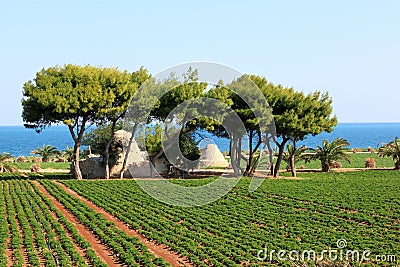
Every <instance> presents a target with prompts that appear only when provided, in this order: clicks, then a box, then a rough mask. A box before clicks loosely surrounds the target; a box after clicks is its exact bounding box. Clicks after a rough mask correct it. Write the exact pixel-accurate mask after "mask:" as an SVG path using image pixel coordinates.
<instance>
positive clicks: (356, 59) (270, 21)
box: [0, 0, 400, 125]
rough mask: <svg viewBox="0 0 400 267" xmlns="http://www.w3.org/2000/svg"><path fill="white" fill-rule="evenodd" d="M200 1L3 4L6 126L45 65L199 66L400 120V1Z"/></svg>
mask: <svg viewBox="0 0 400 267" xmlns="http://www.w3.org/2000/svg"><path fill="white" fill-rule="evenodd" d="M191 2H192V3H190V2H189V1H159V2H155V1H137V2H135V1H104V0H103V1H98V0H97V1H93V0H85V1H82V0H81V1H75V0H74V1H62V2H61V1H52V0H48V1H40V0H39V1H7V2H6V1H3V2H2V5H1V10H0V31H1V39H0V40H1V41H0V68H1V69H0V71H1V75H0V97H1V98H0V99H1V102H0V114H1V115H0V125H21V124H22V120H21V104H20V101H21V98H22V84H23V83H24V82H25V81H27V80H30V79H33V78H34V76H35V73H36V72H37V71H39V70H40V69H41V68H43V67H45V68H46V67H49V66H53V65H56V64H58V65H63V64H65V63H73V64H91V65H102V66H107V67H111V66H112V67H119V68H120V69H127V70H129V71H134V70H136V69H138V68H139V67H140V66H142V65H143V66H144V67H146V68H148V69H149V70H150V72H151V73H153V74H155V73H157V72H159V71H161V70H163V69H165V68H167V67H169V66H172V65H176V64H179V63H182V62H188V61H199V60H200V61H212V62H218V63H222V64H226V65H229V66H231V67H233V68H235V69H237V70H239V71H241V72H243V73H252V74H260V75H263V76H265V77H267V78H268V80H269V81H271V82H273V83H281V84H283V85H285V86H293V87H294V88H295V89H297V90H303V91H306V92H309V91H313V90H322V91H325V90H326V91H329V92H330V94H331V95H332V97H333V99H334V108H335V114H337V116H338V118H339V121H340V122H359V121H400V115H399V114H400V113H399V112H398V103H399V96H400V16H399V14H400V1H397V0H393V1H386V0H382V1H378V0H374V1H368V0H363V1H358V0H352V1H320V0H317V1H307V0H304V1H272V0H271V1H240V2H239V1H191Z"/></svg>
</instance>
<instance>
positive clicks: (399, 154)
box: [378, 137, 400, 170]
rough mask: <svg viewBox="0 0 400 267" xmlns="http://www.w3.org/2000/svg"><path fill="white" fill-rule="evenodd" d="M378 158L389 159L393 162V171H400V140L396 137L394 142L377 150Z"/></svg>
mask: <svg viewBox="0 0 400 267" xmlns="http://www.w3.org/2000/svg"><path fill="white" fill-rule="evenodd" d="M378 156H379V157H390V158H393V160H394V161H395V163H394V169H395V170H400V139H399V138H398V137H396V138H395V139H394V141H392V142H390V143H389V144H386V145H383V146H381V147H380V148H379V152H378Z"/></svg>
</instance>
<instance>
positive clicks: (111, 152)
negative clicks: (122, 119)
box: [82, 123, 122, 167]
mask: <svg viewBox="0 0 400 267" xmlns="http://www.w3.org/2000/svg"><path fill="white" fill-rule="evenodd" d="M112 127H114V130H115V131H118V130H120V129H122V126H121V124H119V123H117V124H116V125H114V126H113V125H112V124H106V125H100V126H98V127H96V128H94V129H91V130H90V131H89V132H86V133H85V135H84V136H83V140H82V145H84V146H87V147H88V146H90V150H91V152H92V153H93V154H97V155H101V156H102V158H103V163H104V166H105V167H106V164H110V165H114V164H115V162H116V161H117V159H118V155H119V154H120V153H121V152H122V142H121V141H120V140H119V141H117V140H115V138H113V137H111V136H112V135H114V133H113V131H112V130H111V128H112ZM110 139H111V140H112V142H111V145H110V146H109V149H108V150H105V149H104V148H105V147H106V146H107V145H108V143H109V140H110ZM106 153H108V161H107V162H106V160H105V159H106Z"/></svg>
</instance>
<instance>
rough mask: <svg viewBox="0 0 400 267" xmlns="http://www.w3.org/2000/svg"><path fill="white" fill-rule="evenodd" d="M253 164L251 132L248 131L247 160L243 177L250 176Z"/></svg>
mask: <svg viewBox="0 0 400 267" xmlns="http://www.w3.org/2000/svg"><path fill="white" fill-rule="evenodd" d="M252 162H253V130H250V133H249V160H248V162H247V165H246V170H245V171H244V175H246V176H249V175H250V168H251V164H252Z"/></svg>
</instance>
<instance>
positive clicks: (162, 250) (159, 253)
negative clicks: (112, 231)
mask: <svg viewBox="0 0 400 267" xmlns="http://www.w3.org/2000/svg"><path fill="white" fill-rule="evenodd" d="M53 182H54V183H56V184H57V185H59V186H60V187H62V188H63V189H64V190H65V191H66V192H67V193H69V194H71V195H73V196H74V197H76V198H78V199H80V200H82V201H83V202H85V203H86V204H87V205H88V206H89V207H91V208H92V209H94V210H95V211H96V212H98V213H101V214H102V215H103V216H104V218H105V219H107V220H108V221H110V222H113V223H115V226H116V227H117V228H119V229H120V230H122V231H124V232H125V233H127V234H128V235H130V236H133V237H137V238H138V239H139V240H140V242H142V244H144V245H145V246H146V247H147V248H148V249H149V251H150V252H151V253H153V254H154V255H155V256H156V257H159V258H164V259H165V260H166V261H167V262H168V263H169V264H171V265H172V266H174V267H179V266H194V265H192V264H190V263H189V260H188V259H187V258H186V257H183V256H181V255H179V254H178V253H176V252H173V251H171V250H170V249H169V248H168V247H167V246H166V245H160V244H157V243H154V242H152V241H149V240H147V239H146V238H145V237H144V236H142V235H141V234H139V233H138V232H137V231H136V230H134V229H131V228H129V226H127V225H126V224H125V223H124V222H122V221H120V220H119V219H118V218H116V217H114V216H113V215H111V214H110V213H109V212H107V211H106V210H104V209H103V208H101V207H98V206H96V205H95V204H94V203H92V202H91V201H89V200H87V199H86V198H84V197H82V196H81V195H78V193H76V192H75V191H73V190H72V189H70V188H68V187H67V186H65V185H64V184H62V183H59V182H57V181H53Z"/></svg>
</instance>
